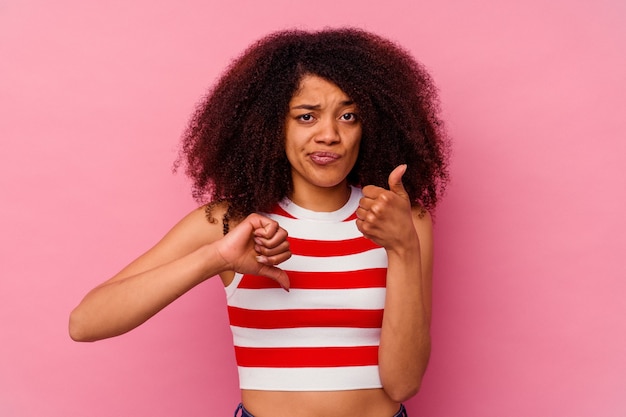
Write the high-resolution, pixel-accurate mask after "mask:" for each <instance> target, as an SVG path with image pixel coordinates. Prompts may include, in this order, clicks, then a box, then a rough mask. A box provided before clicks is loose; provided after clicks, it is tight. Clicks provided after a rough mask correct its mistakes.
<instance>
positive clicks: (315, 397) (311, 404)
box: [241, 388, 400, 417]
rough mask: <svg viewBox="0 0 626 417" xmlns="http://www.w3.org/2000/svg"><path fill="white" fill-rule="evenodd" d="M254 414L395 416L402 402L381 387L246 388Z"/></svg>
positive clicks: (280, 416)
mask: <svg viewBox="0 0 626 417" xmlns="http://www.w3.org/2000/svg"><path fill="white" fill-rule="evenodd" d="M241 396H242V401H243V405H244V407H245V408H246V410H248V411H249V412H250V413H251V414H252V415H254V417H328V416H332V417H356V416H359V417H392V416H393V415H394V414H395V413H396V412H397V411H398V410H399V409H400V404H399V403H397V402H395V401H392V400H391V399H390V398H389V396H388V395H387V394H386V393H385V391H383V390H382V389H381V388H378V389H360V390H349V391H329V392H326V391H299V392H290V391H258V390H242V391H241Z"/></svg>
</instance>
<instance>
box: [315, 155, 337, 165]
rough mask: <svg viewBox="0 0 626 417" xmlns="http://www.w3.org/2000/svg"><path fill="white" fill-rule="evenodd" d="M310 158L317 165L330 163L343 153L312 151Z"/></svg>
mask: <svg viewBox="0 0 626 417" xmlns="http://www.w3.org/2000/svg"><path fill="white" fill-rule="evenodd" d="M309 158H311V161H313V162H314V163H316V164H317V165H328V164H331V163H333V162H335V161H336V160H338V159H339V158H341V155H339V154H336V153H334V152H312V153H310V154H309Z"/></svg>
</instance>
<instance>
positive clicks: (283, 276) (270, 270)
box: [259, 265, 289, 292]
mask: <svg viewBox="0 0 626 417" xmlns="http://www.w3.org/2000/svg"><path fill="white" fill-rule="evenodd" d="M259 275H261V276H264V277H267V278H271V279H273V280H274V281H276V282H277V283H278V285H280V286H281V287H282V289H283V290H285V291H287V292H289V276H288V275H287V273H286V272H285V271H283V270H282V269H280V268H276V267H275V266H270V265H263V266H262V267H261V270H260V271H259Z"/></svg>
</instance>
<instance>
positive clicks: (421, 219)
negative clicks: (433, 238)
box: [411, 206, 433, 235]
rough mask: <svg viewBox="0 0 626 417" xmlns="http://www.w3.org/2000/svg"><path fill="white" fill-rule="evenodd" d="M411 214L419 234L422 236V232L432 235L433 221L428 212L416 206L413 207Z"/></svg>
mask: <svg viewBox="0 0 626 417" xmlns="http://www.w3.org/2000/svg"><path fill="white" fill-rule="evenodd" d="M411 214H412V216H413V224H414V225H415V229H416V230H417V233H418V234H420V232H422V233H427V234H429V235H432V229H433V219H432V217H431V215H430V213H429V212H428V210H426V209H424V208H423V207H421V206H414V207H411Z"/></svg>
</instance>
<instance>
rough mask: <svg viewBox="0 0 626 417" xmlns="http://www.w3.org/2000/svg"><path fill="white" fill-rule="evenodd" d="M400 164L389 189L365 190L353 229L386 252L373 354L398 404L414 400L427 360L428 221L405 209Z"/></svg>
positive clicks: (430, 242) (408, 206) (417, 210)
mask: <svg viewBox="0 0 626 417" xmlns="http://www.w3.org/2000/svg"><path fill="white" fill-rule="evenodd" d="M405 170H406V166H404V165H401V166H399V167H397V168H396V169H394V170H393V171H392V173H391V174H390V175H389V190H385V189H383V188H380V187H374V186H367V187H364V188H363V195H364V196H363V198H362V199H361V202H360V207H359V209H358V211H357V216H358V220H357V226H358V228H359V230H361V232H362V233H363V234H364V236H366V237H367V238H369V239H371V240H373V241H374V242H376V243H377V244H379V245H381V246H382V247H384V248H385V250H386V251H387V257H388V261H389V263H388V267H387V295H386V299H385V312H384V315H383V324H382V331H381V338H380V348H379V353H378V361H379V369H380V377H381V380H382V384H383V389H384V390H385V391H386V392H387V394H388V395H389V396H390V397H391V398H392V399H393V400H394V401H398V402H402V401H405V400H407V399H409V398H411V397H412V396H414V395H415V394H416V393H417V391H418V390H419V388H420V385H421V381H422V376H423V375H424V372H425V370H426V365H427V364H428V359H429V357H430V316H431V287H432V264H433V237H432V220H431V217H430V215H429V214H428V213H427V212H425V211H424V210H423V209H421V208H420V207H414V208H412V207H411V203H410V201H409V198H408V195H407V193H406V191H405V190H404V187H403V185H402V179H401V178H402V175H403V174H404V172H405Z"/></svg>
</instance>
